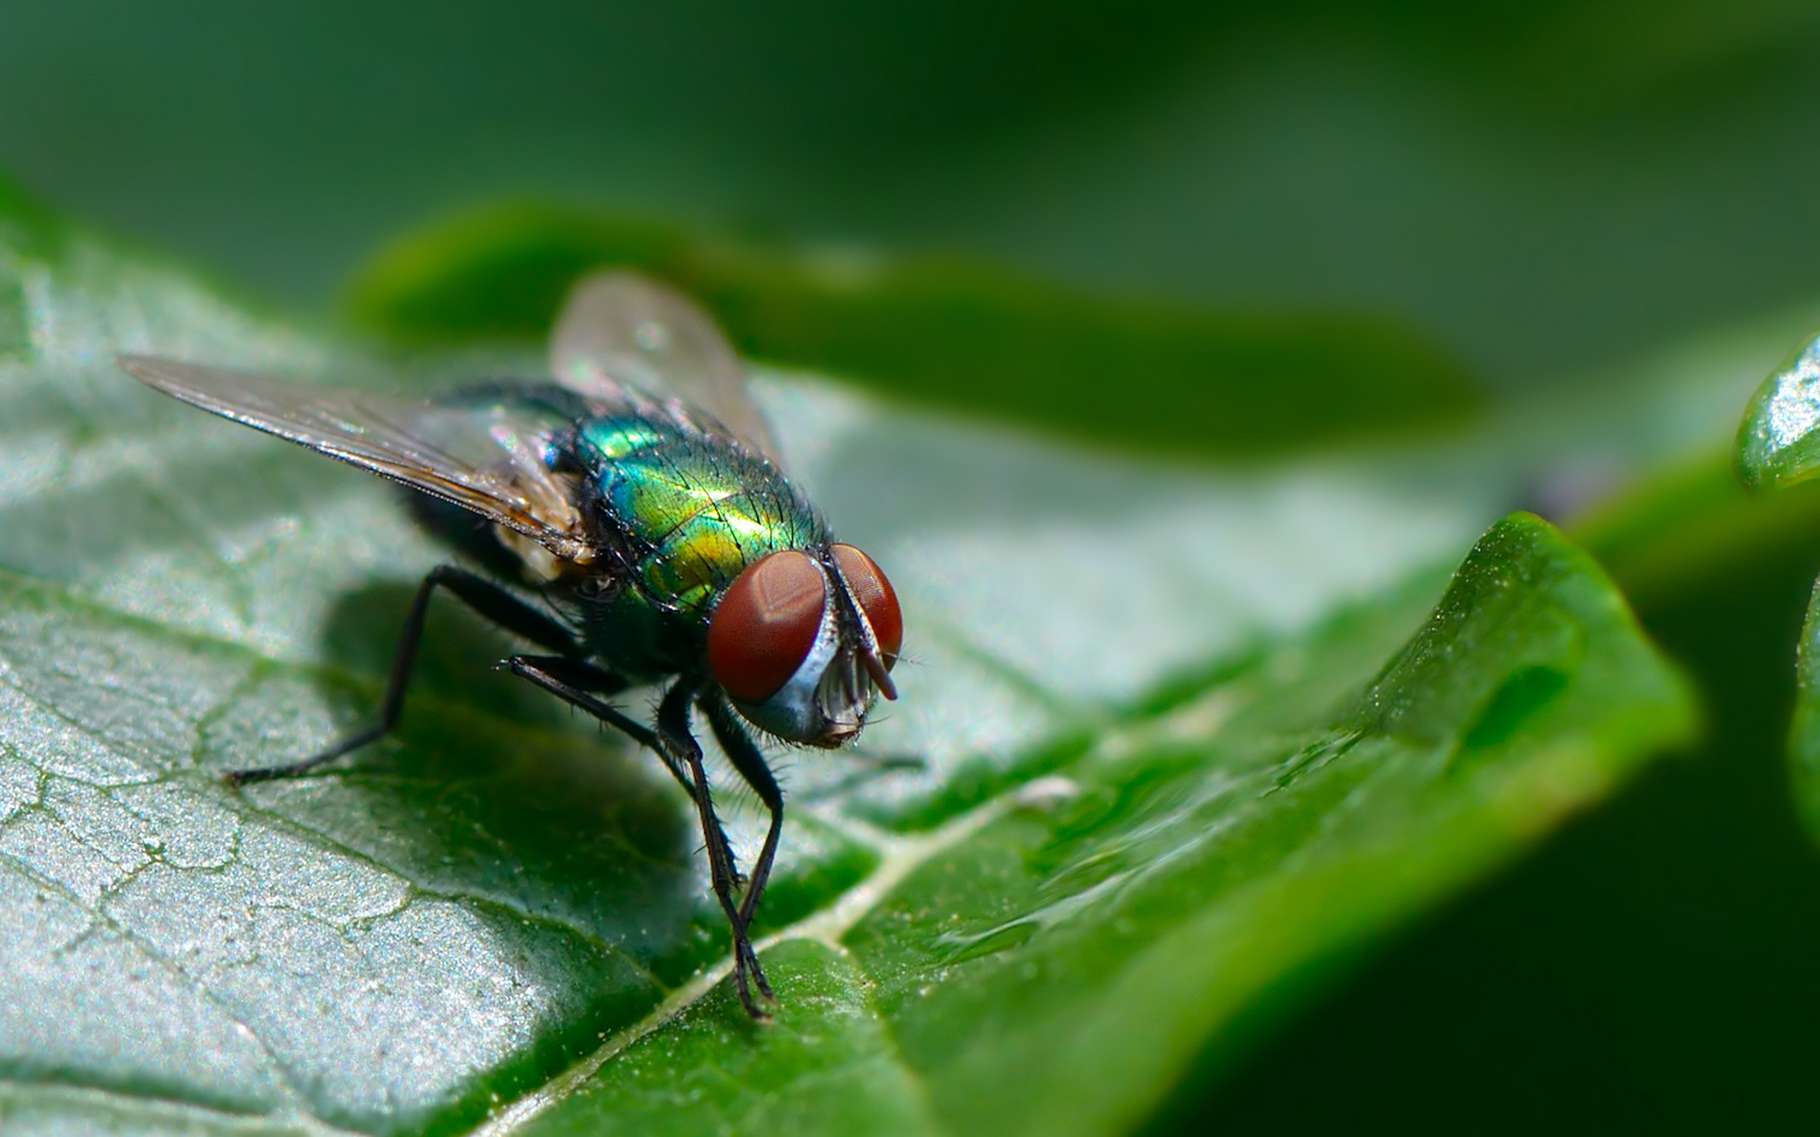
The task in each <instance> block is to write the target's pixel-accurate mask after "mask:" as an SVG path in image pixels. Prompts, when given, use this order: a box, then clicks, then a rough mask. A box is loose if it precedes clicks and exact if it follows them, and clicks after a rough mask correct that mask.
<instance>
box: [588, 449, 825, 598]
mask: <svg viewBox="0 0 1820 1137" xmlns="http://www.w3.org/2000/svg"><path fill="white" fill-rule="evenodd" d="M572 447H573V454H574V457H575V458H577V459H579V460H580V463H581V465H582V467H583V468H584V469H585V470H586V471H587V474H586V476H585V477H586V486H585V489H584V502H583V508H584V510H586V511H587V512H588V513H589V514H590V516H592V517H594V518H597V519H599V520H600V521H602V522H603V523H605V524H606V525H608V526H610V527H611V528H612V529H613V530H614V533H613V536H615V537H616V538H618V540H617V541H616V542H615V543H616V544H619V545H620V546H621V547H622V548H624V549H625V550H626V552H627V554H628V557H627V564H628V567H629V568H630V569H631V570H632V573H633V576H634V578H635V579H634V580H633V581H632V582H630V583H632V584H633V585H634V586H635V587H636V588H637V590H639V591H641V592H643V593H644V598H645V599H646V600H648V601H650V602H652V603H654V604H656V605H658V606H660V607H664V608H669V609H673V610H674V611H676V612H677V613H678V614H686V615H690V616H694V617H696V618H699V619H703V620H705V619H706V617H707V614H708V610H709V608H710V606H711V605H712V603H713V601H714V599H715V598H716V597H718V596H719V595H720V593H721V591H722V590H724V589H725V588H726V587H727V586H728V585H729V584H731V583H733V578H734V577H736V576H738V575H739V573H740V571H741V570H742V569H744V568H745V567H746V566H747V565H749V564H752V563H753V562H755V561H757V560H759V559H760V558H761V557H764V556H766V555H767V554H770V553H774V552H777V551H778V550H780V549H801V548H805V547H809V546H812V545H815V544H818V543H820V542H822V541H824V540H826V533H825V532H824V527H823V525H822V522H821V519H820V518H819V517H817V516H816V514H815V511H814V510H813V509H811V508H810V506H809V504H808V503H807V502H806V501H804V500H803V498H802V497H801V495H799V494H797V493H796V491H795V490H794V488H793V487H791V486H790V484H789V483H788V482H787V481H785V480H784V478H783V477H782V475H780V474H779V473H778V472H777V471H776V469H775V468H774V467H772V466H771V465H770V463H768V462H765V461H763V460H762V459H760V458H757V457H755V456H753V455H751V454H749V453H747V452H746V451H744V450H743V449H740V448H737V447H736V446H733V445H731V444H725V443H722V442H720V441H719V440H716V439H711V438H703V437H701V436H699V435H692V434H685V433H683V432H681V431H679V430H676V429H675V428H673V427H668V426H666V425H661V424H653V423H651V422H648V421H645V420H642V419H637V418H594V419H588V420H585V421H583V422H581V423H578V424H577V426H576V432H575V437H574V441H573V443H572ZM590 498H591V499H592V500H585V499H590ZM590 507H591V508H590Z"/></svg>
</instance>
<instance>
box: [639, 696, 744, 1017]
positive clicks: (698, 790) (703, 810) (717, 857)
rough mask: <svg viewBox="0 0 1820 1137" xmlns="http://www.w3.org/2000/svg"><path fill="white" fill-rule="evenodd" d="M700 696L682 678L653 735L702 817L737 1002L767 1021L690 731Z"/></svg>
mask: <svg viewBox="0 0 1820 1137" xmlns="http://www.w3.org/2000/svg"><path fill="white" fill-rule="evenodd" d="M699 693H700V692H699V688H698V687H697V686H696V685H695V684H694V683H692V682H690V681H689V680H687V679H683V680H679V681H678V682H677V683H676V685H675V686H673V687H671V688H670V689H669V691H667V692H665V693H664V699H663V702H662V703H661V704H659V705H658V708H657V734H658V737H659V738H661V739H663V740H664V742H665V744H666V745H669V746H671V747H673V748H674V749H675V751H676V757H677V759H678V760H680V761H681V762H682V763H683V764H684V765H685V766H687V767H688V769H689V775H690V777H691V778H692V779H693V781H694V787H693V796H694V798H695V809H696V812H697V813H699V814H700V816H701V834H702V839H703V841H704V842H706V844H707V849H708V876H709V879H710V880H711V881H712V883H713V885H714V896H715V898H716V899H718V900H719V901H720V908H721V911H722V912H724V913H726V916H727V923H728V925H729V926H730V927H731V928H732V930H733V979H734V982H735V984H736V985H737V986H738V989H739V1001H740V1003H741V1005H743V1006H744V1007H745V1008H746V1013H747V1014H749V1015H751V1016H752V1017H753V1018H755V1019H767V1018H770V1017H771V1016H770V1015H769V1013H767V1012H766V1011H765V1010H764V1008H762V1007H760V1006H759V1005H758V1004H757V1003H756V1002H755V1001H754V1000H753V998H752V990H751V984H752V983H753V982H756V983H757V984H758V989H759V990H760V991H763V992H765V993H766V994H767V995H769V994H770V992H771V985H770V984H769V983H768V982H766V980H765V972H764V969H763V968H762V967H760V966H759V964H758V953H757V952H755V951H754V950H752V937H751V936H749V935H747V934H746V921H745V919H744V918H743V917H742V916H741V915H740V909H739V906H738V905H737V904H736V903H735V902H734V899H733V893H734V891H735V890H736V889H737V888H738V887H739V883H738V882H739V868H738V866H737V865H736V864H735V863H734V861H733V849H732V846H730V845H729V844H728V843H727V834H726V831H725V830H723V829H722V828H721V826H720V818H719V817H718V816H716V815H715V812H714V798H713V795H712V793H711V792H710V790H709V787H708V772H707V770H706V769H704V768H703V767H702V761H701V744H700V743H698V742H696V741H695V736H694V734H693V733H692V732H691V731H690V729H689V708H690V706H691V704H693V703H694V702H695V698H696V696H697V695H698V694H699Z"/></svg>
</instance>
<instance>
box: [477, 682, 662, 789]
mask: <svg viewBox="0 0 1820 1137" xmlns="http://www.w3.org/2000/svg"><path fill="white" fill-rule="evenodd" d="M503 666H505V667H506V668H508V669H510V670H511V672H512V674H514V675H516V676H518V677H519V678H520V679H527V680H529V681H530V682H532V683H534V684H536V685H537V686H539V687H541V688H543V689H544V690H546V691H548V692H549V693H550V694H552V695H555V696H556V697H557V698H559V699H561V700H562V701H563V702H565V703H567V704H569V705H570V706H571V707H574V708H576V709H577V710H582V711H586V712H587V713H589V714H591V715H593V716H594V717H595V718H597V719H599V720H600V721H601V722H603V723H605V724H606V725H607V726H610V727H612V728H613V729H615V730H617V731H619V732H620V733H622V734H624V735H626V736H627V737H628V738H630V739H631V740H632V741H634V742H636V743H638V744H639V745H640V746H642V747H644V748H645V749H647V750H649V751H651V753H653V754H655V755H657V757H658V758H659V759H661V760H662V762H663V764H664V769H666V770H668V771H670V775H671V776H672V777H674V778H675V779H676V780H677V782H678V783H679V784H681V786H682V788H683V789H684V790H686V791H688V793H689V796H690V797H694V796H695V783H694V781H693V780H692V779H691V778H690V777H689V771H688V769H687V768H686V767H685V766H684V765H683V764H682V763H681V761H679V760H678V759H677V757H676V755H674V754H672V753H671V752H670V750H671V748H670V747H668V746H666V745H665V744H664V742H663V740H661V739H659V738H658V737H657V735H656V733H655V732H653V731H652V730H651V729H650V728H649V727H647V726H645V725H644V724H643V723H641V722H639V721H637V720H636V719H634V718H632V717H631V716H629V715H627V714H626V713H625V712H624V711H621V710H620V709H619V708H617V707H613V706H609V705H608V704H606V703H603V702H601V701H600V700H599V699H597V698H595V697H594V696H595V695H617V694H618V693H619V692H621V691H623V690H625V689H626V688H627V687H629V686H631V684H630V682H628V681H627V680H626V679H625V678H624V677H622V676H619V675H615V674H613V673H612V672H610V671H602V670H601V669H600V668H598V667H595V666H594V665H593V664H590V663H583V662H582V661H580V660H577V659H565V658H563V657H562V656H551V655H515V656H513V657H512V658H510V659H508V660H506V661H505V663H504V664H503Z"/></svg>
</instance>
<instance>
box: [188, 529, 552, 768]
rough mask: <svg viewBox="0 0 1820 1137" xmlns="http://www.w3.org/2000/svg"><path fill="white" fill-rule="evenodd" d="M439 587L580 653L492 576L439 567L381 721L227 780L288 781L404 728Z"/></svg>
mask: <svg viewBox="0 0 1820 1137" xmlns="http://www.w3.org/2000/svg"><path fill="white" fill-rule="evenodd" d="M439 586H440V587H442V588H446V589H448V590H449V591H450V592H453V593H454V594H455V596H456V597H457V598H458V599H460V600H461V602H462V603H464V604H466V605H467V606H468V607H470V608H472V609H473V610H474V611H476V612H478V613H479V614H480V615H482V616H484V617H486V618H487V619H488V620H490V621H492V622H493V623H495V624H497V625H499V626H500V627H502V628H504V629H506V630H507V631H509V632H512V633H514V634H516V635H519V636H522V637H524V638H525V639H527V640H530V641H531V642H532V643H534V644H536V645H537V646H539V647H542V648H545V649H547V650H549V651H554V652H560V653H561V654H563V655H566V656H576V655H579V654H580V649H579V648H578V647H577V645H576V643H575V639H574V637H573V636H571V635H570V634H569V631H568V629H567V628H565V627H563V626H562V624H560V623H558V622H557V621H556V620H555V619H554V618H553V617H551V616H549V615H548V614H546V613H544V612H540V611H538V610H537V609H536V608H534V607H532V606H531V605H530V604H528V603H526V602H525V601H524V600H521V599H520V598H518V597H517V596H514V595H512V593H510V592H508V591H506V590H505V589H504V588H502V587H500V586H499V585H497V584H495V583H493V582H492V581H490V580H488V579H487V578H486V577H483V576H479V575H477V574H475V573H471V572H469V571H467V570H466V569H461V568H456V567H455V566H454V565H439V566H438V567H436V568H433V569H431V570H430V572H429V575H428V576H425V577H424V578H423V583H422V584H420V585H418V586H417V595H416V596H415V597H413V598H412V600H411V610H410V612H409V613H408V614H407V615H406V616H405V618H404V631H403V632H402V633H401V634H400V635H399V637H398V650H397V652H396V653H395V654H394V655H393V656H392V671H391V675H390V677H389V678H388V679H387V680H386V691H385V699H384V701H383V702H381V703H380V704H379V721H378V722H377V723H375V724H374V725H372V726H370V727H368V728H367V729H366V730H363V731H361V732H360V733H358V734H354V735H351V736H349V737H347V738H344V739H342V740H341V741H340V742H338V743H336V744H335V745H334V746H331V747H329V748H328V749H327V750H324V751H323V752H322V753H320V754H313V755H311V756H310V757H308V758H305V759H303V760H302V761H299V762H289V763H285V764H283V765H279V766H262V767H259V768H257V769H252V770H232V771H230V772H228V773H227V774H225V775H224V777H225V779H226V780H227V781H228V782H229V783H230V784H232V785H237V786H238V785H245V784H246V783H248V782H263V781H268V780H270V779H272V778H288V777H290V776H291V775H293V774H301V773H304V772H305V771H308V770H314V769H315V768H316V767H318V766H321V765H322V764H324V763H325V762H333V761H334V760H335V759H337V758H339V757H341V756H342V755H344V754H347V753H349V752H351V751H354V750H358V749H360V748H361V747H362V746H365V745H367V744H368V743H370V742H374V741H377V740H378V739H380V738H383V737H385V736H386V735H387V734H389V733H390V732H391V730H392V728H393V727H395V726H397V725H398V716H399V715H400V713H402V712H403V710H404V694H405V688H406V687H408V686H409V685H410V681H411V668H412V666H413V665H414V664H415V663H416V662H417V644H418V641H419V640H421V639H422V638H423V623H424V617H425V616H426V615H427V613H428V611H429V607H430V596H431V594H432V593H434V592H435V591H436V589H437V588H438V587H439Z"/></svg>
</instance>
